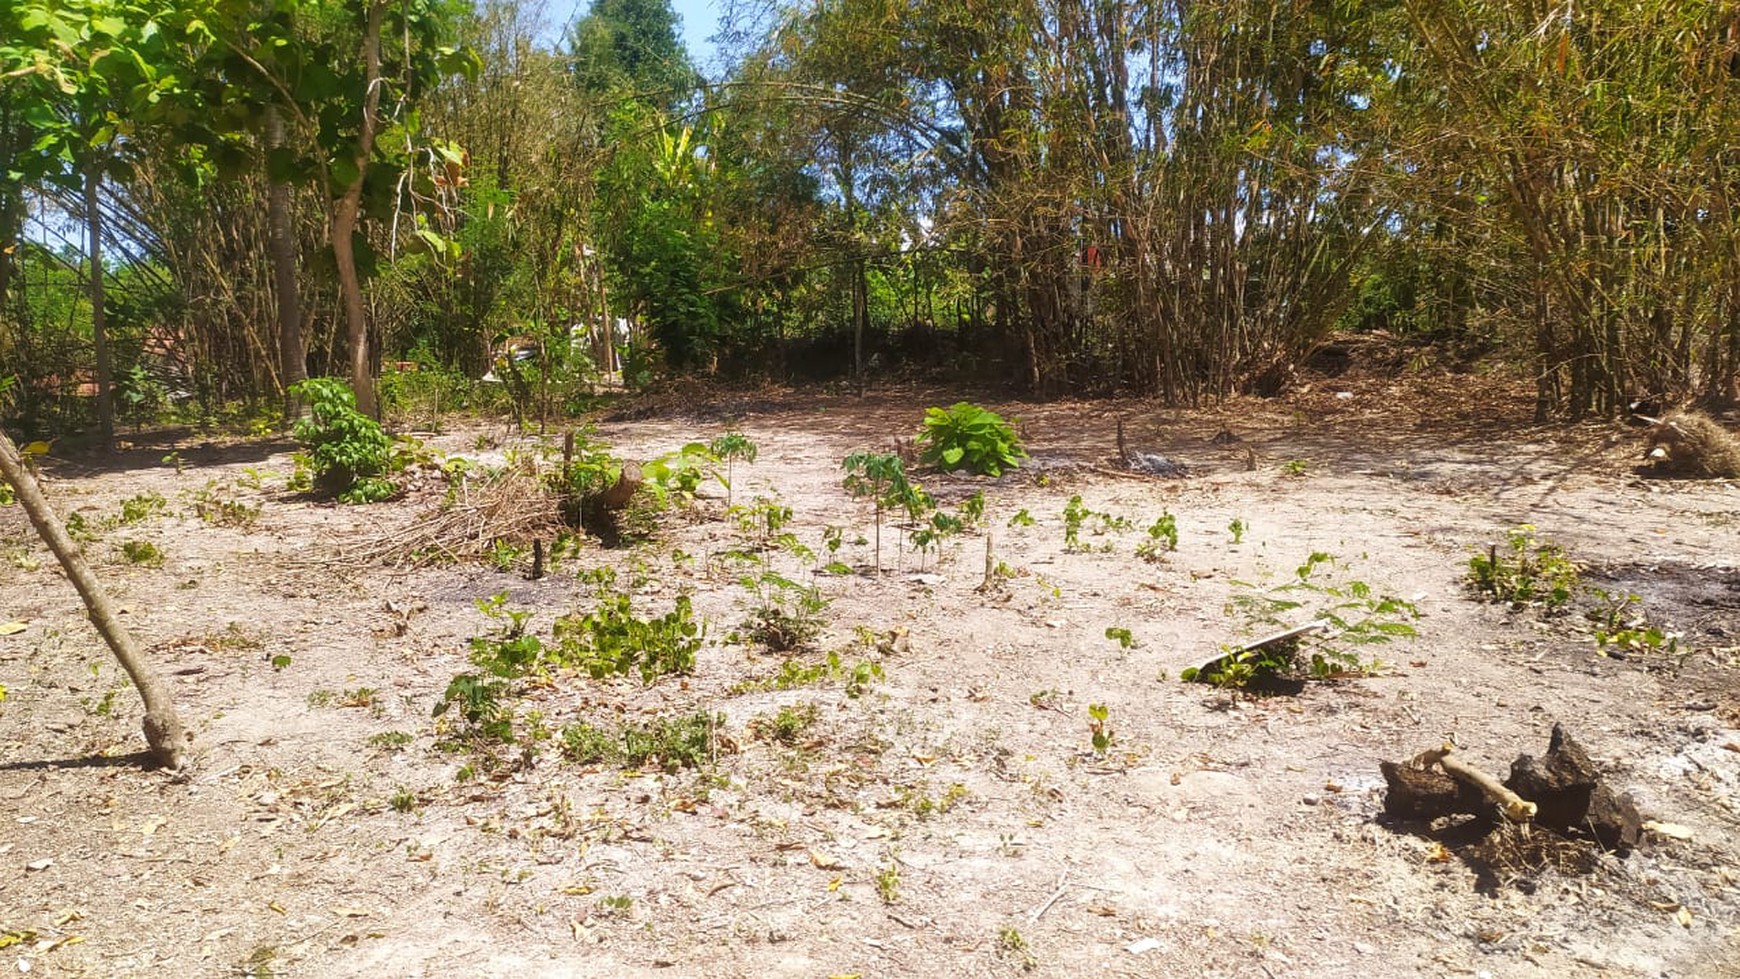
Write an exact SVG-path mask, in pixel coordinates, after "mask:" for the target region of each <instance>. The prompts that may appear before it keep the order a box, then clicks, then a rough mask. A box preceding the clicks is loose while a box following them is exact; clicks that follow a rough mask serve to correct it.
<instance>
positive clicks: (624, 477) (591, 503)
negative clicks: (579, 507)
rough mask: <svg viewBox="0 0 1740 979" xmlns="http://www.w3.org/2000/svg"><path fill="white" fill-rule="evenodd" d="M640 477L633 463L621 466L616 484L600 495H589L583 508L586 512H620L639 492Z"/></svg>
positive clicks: (638, 469) (638, 470)
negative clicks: (593, 510)
mask: <svg viewBox="0 0 1740 979" xmlns="http://www.w3.org/2000/svg"><path fill="white" fill-rule="evenodd" d="M641 482H642V477H641V474H640V466H639V465H638V464H636V463H633V462H625V463H623V464H622V472H621V474H619V475H618V476H617V477H616V482H614V483H612V484H610V488H609V489H607V490H604V491H603V492H600V493H589V494H587V496H586V498H585V503H584V507H585V509H587V510H591V509H593V508H597V509H599V510H620V509H622V508H623V507H625V506H628V501H629V500H632V499H634V494H636V493H638V492H640V487H641Z"/></svg>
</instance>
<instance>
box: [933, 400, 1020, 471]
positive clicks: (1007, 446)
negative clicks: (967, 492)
mask: <svg viewBox="0 0 1740 979" xmlns="http://www.w3.org/2000/svg"><path fill="white" fill-rule="evenodd" d="M916 441H917V443H918V445H919V447H920V448H919V458H920V460H921V461H923V462H924V463H925V464H927V465H933V466H940V467H941V468H943V469H948V470H954V469H968V470H971V471H973V472H975V473H978V474H980V475H982V476H1000V475H1002V474H1003V470H1005V469H1013V468H1014V467H1016V466H1018V465H1020V464H1021V460H1022V459H1025V458H1027V451H1026V450H1025V449H1023V448H1022V447H1021V439H1020V437H1019V436H1017V435H1016V434H1015V429H1014V428H1013V427H1012V426H1010V424H1009V423H1008V422H1006V421H1004V420H1003V417H1002V416H1001V415H999V414H997V413H996V412H994V411H987V410H986V409H984V408H981V407H979V406H978V405H975V404H970V403H968V402H965V401H961V402H957V403H956V404H955V405H953V406H952V407H950V408H948V409H946V410H945V409H942V408H927V409H925V412H924V424H923V427H922V428H921V429H920V430H919V433H918V437H917V439H916Z"/></svg>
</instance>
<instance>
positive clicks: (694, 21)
mask: <svg viewBox="0 0 1740 979" xmlns="http://www.w3.org/2000/svg"><path fill="white" fill-rule="evenodd" d="M591 6H592V0H555V2H553V3H551V4H550V7H549V11H550V21H551V24H550V26H551V28H553V29H556V30H558V31H559V30H560V29H561V28H563V27H564V26H565V25H567V24H570V23H573V22H574V21H576V20H579V19H580V18H581V17H584V16H585V15H586V11H587V9H588V8H590V7H591ZM671 9H672V10H675V11H676V12H677V16H678V17H681V18H682V19H683V45H684V47H687V48H688V49H689V57H690V58H692V59H694V61H695V63H696V64H697V65H699V66H701V68H702V69H703V70H705V69H706V68H708V67H709V66H710V63H711V62H712V60H713V46H712V45H711V44H708V43H707V38H709V37H711V36H713V35H714V34H717V33H718V32H719V14H720V12H721V7H720V2H719V0H671Z"/></svg>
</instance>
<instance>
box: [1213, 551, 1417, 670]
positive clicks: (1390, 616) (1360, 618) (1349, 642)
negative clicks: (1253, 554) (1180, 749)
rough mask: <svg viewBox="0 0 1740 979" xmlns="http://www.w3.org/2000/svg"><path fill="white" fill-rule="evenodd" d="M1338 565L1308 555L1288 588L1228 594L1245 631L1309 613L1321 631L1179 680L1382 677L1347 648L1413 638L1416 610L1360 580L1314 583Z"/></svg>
mask: <svg viewBox="0 0 1740 979" xmlns="http://www.w3.org/2000/svg"><path fill="white" fill-rule="evenodd" d="M1337 564H1338V562H1337V561H1336V559H1335V557H1334V555H1331V554H1326V553H1324V552H1322V551H1313V552H1312V553H1311V555H1310V556H1309V557H1307V558H1306V559H1305V563H1304V564H1302V565H1300V566H1299V567H1298V568H1297V569H1296V570H1295V571H1294V573H1293V574H1294V580H1292V581H1288V582H1286V583H1285V584H1282V585H1278V586H1275V587H1273V588H1268V589H1263V590H1258V589H1256V588H1254V587H1252V586H1251V585H1250V584H1249V583H1247V582H1242V581H1235V582H1233V583H1234V584H1235V585H1238V586H1240V587H1241V588H1243V589H1245V590H1244V591H1241V592H1237V593H1235V594H1234V595H1233V597H1232V602H1231V603H1230V608H1229V611H1232V610H1237V611H1239V612H1241V613H1243V614H1244V616H1245V617H1246V619H1247V623H1248V625H1249V626H1250V627H1252V628H1261V627H1277V626H1281V625H1283V624H1284V622H1283V619H1282V614H1283V613H1289V614H1291V613H1296V612H1298V611H1300V610H1306V611H1309V612H1310V613H1311V618H1310V621H1314V622H1318V623H1321V624H1322V625H1323V626H1324V627H1325V628H1324V629H1323V631H1321V632H1318V633H1316V634H1311V635H1300V636H1296V637H1293V638H1289V639H1286V640H1282V641H1277V642H1272V643H1268V644H1265V645H1261V646H1246V647H1242V648H1229V649H1227V650H1226V654H1225V655H1223V656H1221V657H1219V658H1217V659H1215V660H1213V661H1211V662H1209V663H1207V664H1204V665H1203V666H1202V667H1200V668H1198V667H1191V668H1189V669H1186V670H1184V671H1182V672H1181V673H1180V674H1179V678H1180V679H1181V680H1183V681H1184V682H1186V683H1191V682H1197V683H1210V684H1213V685H1215V686H1218V687H1225V688H1233V689H1245V688H1248V687H1254V686H1261V685H1264V684H1267V683H1270V682H1272V681H1274V680H1276V679H1278V678H1280V677H1290V678H1302V679H1317V680H1322V679H1332V678H1335V677H1339V676H1347V675H1364V674H1370V673H1375V672H1377V671H1378V670H1380V669H1381V668H1382V666H1383V664H1382V663H1381V662H1380V661H1378V660H1375V659H1372V660H1366V659H1362V658H1361V657H1360V655H1359V654H1358V652H1357V651H1356V650H1355V649H1354V648H1351V647H1360V646H1373V645H1379V644H1382V643H1387V642H1390V641H1391V640H1393V639H1398V638H1407V637H1411V636H1413V635H1415V634H1416V630H1415V629H1414V626H1413V621H1414V620H1415V619H1418V618H1419V617H1420V610H1419V608H1418V607H1416V606H1415V605H1414V603H1412V602H1409V601H1406V600H1404V599H1400V598H1395V597H1393V596H1389V595H1384V594H1381V593H1378V592H1375V591H1373V590H1372V587H1371V586H1370V585H1369V584H1367V583H1365V582H1363V581H1357V580H1354V581H1346V582H1344V583H1330V582H1322V581H1321V580H1314V575H1316V573H1317V571H1318V570H1319V569H1321V568H1334V567H1336V566H1337ZM1294 596H1298V597H1294ZM1307 654H1309V655H1308V656H1307Z"/></svg>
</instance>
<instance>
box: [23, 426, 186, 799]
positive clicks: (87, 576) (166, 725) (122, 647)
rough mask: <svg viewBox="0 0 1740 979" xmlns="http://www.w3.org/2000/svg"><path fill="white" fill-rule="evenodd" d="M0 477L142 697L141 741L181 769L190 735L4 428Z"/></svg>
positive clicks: (161, 760)
mask: <svg viewBox="0 0 1740 979" xmlns="http://www.w3.org/2000/svg"><path fill="white" fill-rule="evenodd" d="M0 476H4V477H5V479H6V482H8V483H10V484H11V485H12V489H13V490H14V491H15V492H16V493H17V494H18V502H19V503H21V504H23V505H24V512H25V514H26V515H27V516H29V517H30V523H31V526H33V527H35V528H36V533H37V536H39V537H41V538H42V541H43V543H45V544H47V545H48V549H49V550H51V551H53V552H54V556H55V558H56V560H58V561H60V566H61V567H62V568H65V569H66V576H67V577H68V578H70V579H72V583H73V587H74V588H77V589H78V591H79V596H80V597H81V598H83V599H84V600H85V608H86V609H87V610H88V611H89V612H90V615H91V623H92V624H93V625H95V626H96V627H97V631H98V632H99V633H101V634H102V636H103V641H104V642H107V643H108V644H109V649H110V650H112V651H113V652H114V654H115V658H116V659H118V660H120V661H121V668H122V669H124V670H126V671H127V675H128V676H129V677H132V678H133V686H134V688H135V689H137V690H138V691H139V697H140V699H142V700H144V701H145V721H144V727H145V743H146V744H147V745H149V746H150V748H151V756H152V757H153V758H155V759H156V760H157V762H158V764H160V765H162V766H163V767H164V768H169V769H179V768H181V766H182V765H183V764H185V763H186V761H187V751H188V742H189V740H190V739H189V737H188V734H187V729H186V728H184V727H182V726H181V718H180V717H178V716H177V715H176V713H175V704H174V703H173V702H172V701H171V700H170V699H169V693H168V688H167V687H165V686H164V684H163V680H162V679H161V678H160V677H158V675H157V671H156V670H155V669H153V668H152V666H151V664H150V662H149V661H147V660H146V659H145V657H144V656H143V655H142V654H141V653H140V651H139V647H138V646H137V645H136V644H135V643H134V642H133V637H132V635H130V634H129V633H128V632H127V629H126V627H125V626H123V625H121V622H120V620H119V619H117V618H116V617H115V613H114V610H113V609H111V608H110V607H109V596H108V595H107V594H106V593H105V592H104V591H103V586H102V585H100V584H98V583H97V579H96V576H95V575H93V574H91V569H90V567H89V566H87V565H86V564H85V559H84V555H82V554H80V553H79V548H78V545H77V544H74V543H73V541H72V538H70V537H68V536H67V535H66V527H65V526H63V525H62V524H61V521H60V518H59V517H57V516H56V515H55V512H54V510H53V509H52V508H51V507H50V506H49V505H48V500H47V499H46V498H45V497H44V496H43V495H42V487H41V486H40V485H38V484H37V482H36V477H35V476H34V475H32V474H31V472H30V470H29V469H27V468H26V467H25V465H24V458H23V457H22V456H21V455H20V454H19V452H18V446H17V445H15V444H13V442H12V440H11V439H10V438H7V437H6V433H5V432H0Z"/></svg>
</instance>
